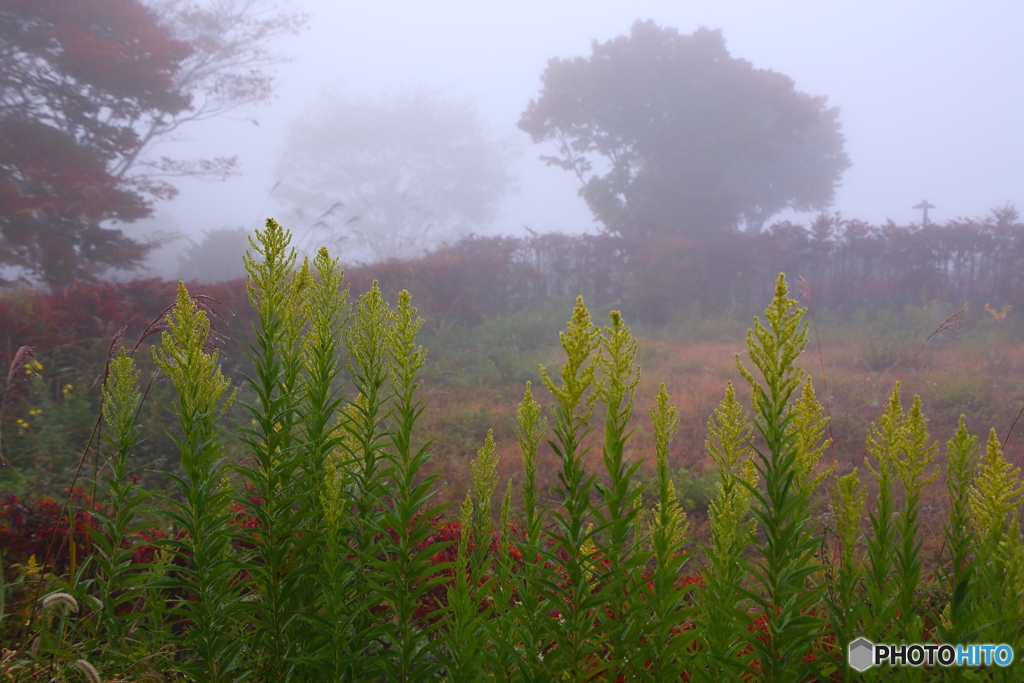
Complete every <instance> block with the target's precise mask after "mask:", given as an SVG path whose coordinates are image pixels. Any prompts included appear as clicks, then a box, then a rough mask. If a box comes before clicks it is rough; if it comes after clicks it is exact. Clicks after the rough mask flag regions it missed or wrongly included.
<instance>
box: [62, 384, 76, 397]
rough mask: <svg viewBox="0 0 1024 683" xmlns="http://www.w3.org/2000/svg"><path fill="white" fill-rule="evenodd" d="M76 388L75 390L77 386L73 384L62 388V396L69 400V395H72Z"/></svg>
mask: <svg viewBox="0 0 1024 683" xmlns="http://www.w3.org/2000/svg"><path fill="white" fill-rule="evenodd" d="M74 388H75V385H73V384H65V385H64V386H63V387H61V388H60V392H61V393H62V394H64V398H67V397H68V394H70V393H71V390H72V389H74Z"/></svg>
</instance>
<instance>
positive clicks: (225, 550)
mask: <svg viewBox="0 0 1024 683" xmlns="http://www.w3.org/2000/svg"><path fill="white" fill-rule="evenodd" d="M167 327H168V331H166V332H164V333H163V335H162V341H161V344H160V346H158V347H154V348H153V360H154V361H155V363H156V365H157V367H158V368H159V369H160V372H161V373H163V375H164V376H166V377H167V378H168V380H169V381H170V382H171V384H172V385H173V386H174V389H175V390H176V392H177V399H176V400H175V402H174V412H175V415H176V417H177V419H178V428H179V429H180V435H178V436H175V437H174V441H175V443H176V444H177V446H178V450H179V451H180V453H181V469H182V471H183V472H184V475H183V476H176V475H173V474H172V475H168V476H170V478H171V479H172V480H173V481H174V482H175V483H176V484H177V486H178V488H179V491H180V496H175V497H169V498H168V501H167V502H168V505H169V507H170V516H171V519H172V520H173V521H174V524H175V525H176V526H177V527H178V528H179V529H180V530H181V534H182V535H181V536H180V537H179V538H175V539H172V540H170V541H169V542H168V544H169V546H170V547H171V548H172V549H173V550H174V552H175V554H176V555H177V558H178V563H177V566H175V569H174V572H173V573H171V574H169V575H168V578H169V579H170V581H169V584H170V585H169V587H171V588H173V589H175V590H178V591H182V592H184V593H185V595H187V596H188V598H187V599H183V600H181V601H179V602H178V604H177V605H176V606H175V609H174V611H173V615H174V616H175V617H177V618H179V619H183V620H185V621H186V622H187V623H189V624H190V627H189V628H188V629H186V630H184V632H183V633H181V635H180V636H177V637H176V638H175V639H176V641H177V642H178V644H179V646H180V647H181V648H182V650H183V654H184V655H185V661H183V662H182V663H181V665H180V666H181V668H182V670H183V671H184V672H186V673H187V675H188V676H190V677H191V678H193V679H194V680H197V681H204V682H205V681H210V682H211V683H221V682H224V683H226V682H227V681H234V680H235V679H237V678H238V677H239V676H241V675H243V672H244V671H245V670H246V669H247V668H248V662H247V661H246V655H247V648H246V643H245V641H244V640H243V639H241V638H239V637H238V632H239V630H240V629H241V628H242V627H243V622H242V613H241V610H240V609H239V605H240V602H239V596H240V594H241V591H242V584H241V583H240V582H239V581H238V572H239V571H240V570H241V568H242V563H241V562H240V559H241V558H239V557H238V556H237V554H236V553H235V552H234V551H233V548H232V545H231V538H232V526H231V523H230V520H231V509H230V505H231V499H232V490H231V488H230V487H229V486H228V485H227V483H226V478H225V475H226V473H227V463H226V462H225V460H224V457H223V455H224V443H223V441H222V439H221V434H220V429H219V427H218V425H217V421H218V419H219V418H220V416H221V415H222V414H223V413H224V411H225V410H227V408H228V406H229V405H230V404H231V402H232V401H233V400H234V397H235V392H232V393H231V394H229V395H228V397H227V398H224V392H226V391H227V390H228V387H229V382H228V380H227V379H225V378H224V376H223V375H222V374H221V370H220V364H219V363H218V352H217V350H216V349H214V350H210V349H209V348H208V345H207V340H208V339H209V335H210V320H209V318H208V317H207V315H206V313H205V312H204V311H203V310H201V309H200V308H199V306H198V305H197V304H196V302H195V301H194V300H193V299H192V297H190V296H189V293H188V290H186V289H185V285H184V284H179V286H178V296H177V299H176V300H175V303H174V309H173V310H172V311H171V312H170V314H169V315H168V316H167Z"/></svg>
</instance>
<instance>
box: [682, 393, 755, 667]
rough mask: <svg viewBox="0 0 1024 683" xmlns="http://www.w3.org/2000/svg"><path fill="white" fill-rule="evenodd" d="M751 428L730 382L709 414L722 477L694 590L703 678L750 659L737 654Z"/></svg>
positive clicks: (748, 527) (748, 530)
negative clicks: (701, 583)
mask: <svg viewBox="0 0 1024 683" xmlns="http://www.w3.org/2000/svg"><path fill="white" fill-rule="evenodd" d="M753 429H754V428H753V425H751V424H750V421H749V417H748V416H747V414H746V413H745V412H744V410H743V407H742V406H741V405H740V403H739V401H737V400H736V391H735V389H734V388H733V384H732V382H729V383H728V384H727V385H726V388H725V397H724V398H723V399H722V401H721V403H719V405H718V407H717V408H716V409H715V412H714V414H713V415H712V416H711V417H709V418H708V424H707V432H708V436H707V440H706V441H705V448H706V449H707V453H708V455H709V456H710V457H711V458H712V459H713V460H714V461H715V464H716V465H717V466H718V472H719V475H720V476H721V481H720V482H719V483H718V485H717V493H716V495H715V498H714V500H713V501H712V502H711V504H710V505H709V506H708V520H709V522H710V524H711V543H710V544H709V545H707V546H706V547H705V553H706V554H707V557H708V566H707V568H706V569H705V570H704V573H703V577H704V583H705V589H704V590H703V591H698V593H697V600H698V615H697V624H698V631H699V633H700V635H701V640H702V643H701V645H702V647H700V648H699V649H698V651H697V653H696V662H697V667H696V672H695V673H696V675H697V677H699V678H700V679H702V680H707V681H719V680H737V679H738V677H739V676H740V674H741V671H742V669H743V668H744V667H745V666H747V665H748V664H749V662H748V659H749V658H748V657H744V656H741V655H740V653H741V651H743V650H744V649H745V641H744V638H743V634H744V631H745V629H746V626H747V624H748V622H749V617H748V615H747V610H746V601H745V600H744V599H743V595H742V588H741V584H742V581H743V579H744V577H745V576H746V574H747V571H748V565H747V560H746V557H745V554H744V553H745V551H746V549H747V548H748V546H749V545H750V542H751V540H752V538H753V532H754V521H753V520H752V519H751V518H750V506H751V501H752V499H753V496H752V493H751V491H752V490H754V488H755V487H756V486H757V482H758V478H759V477H758V473H757V469H756V467H755V466H754V461H753V459H752V455H753V449H752V444H751V436H752V433H753Z"/></svg>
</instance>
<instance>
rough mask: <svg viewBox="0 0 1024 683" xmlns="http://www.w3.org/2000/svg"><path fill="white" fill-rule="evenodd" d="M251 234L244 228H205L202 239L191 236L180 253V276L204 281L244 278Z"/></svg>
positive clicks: (187, 279)
mask: <svg viewBox="0 0 1024 683" xmlns="http://www.w3.org/2000/svg"><path fill="white" fill-rule="evenodd" d="M249 235H250V233H249V231H248V230H246V229H245V228H219V229H216V230H205V231H203V239H202V240H201V241H198V242H197V241H195V240H191V239H190V240H189V244H188V246H187V247H185V249H183V250H182V252H181V253H180V254H178V277H179V278H181V279H182V280H185V281H191V280H198V281H199V282H202V283H203V284H207V283H211V282H227V281H228V280H237V279H240V278H244V277H245V265H244V264H243V263H242V256H243V255H244V254H245V252H246V251H250V250H251V247H250V245H249Z"/></svg>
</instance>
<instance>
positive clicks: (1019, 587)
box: [969, 429, 1024, 681]
mask: <svg viewBox="0 0 1024 683" xmlns="http://www.w3.org/2000/svg"><path fill="white" fill-rule="evenodd" d="M1022 493H1024V484H1022V483H1021V482H1020V471H1019V469H1018V468H1017V467H1014V466H1012V465H1011V464H1010V463H1008V462H1007V461H1006V458H1005V457H1004V456H1003V451H1002V448H1001V447H1000V444H999V439H998V438H997V437H996V433H995V430H994V429H992V430H990V431H989V435H988V441H987V443H986V444H985V452H984V454H983V455H982V456H981V458H980V460H979V463H978V473H977V475H976V476H975V479H974V484H973V485H972V487H971V490H970V494H969V496H970V498H969V499H970V511H971V518H972V522H973V531H974V534H975V536H976V538H977V544H976V546H975V548H976V550H975V551H976V556H977V573H976V581H977V584H978V586H979V588H980V589H981V591H982V596H981V600H980V601H979V602H980V610H979V611H980V617H981V619H980V621H981V624H982V625H983V626H982V627H981V629H980V630H979V632H978V640H979V641H981V642H986V643H1006V644H1008V645H1010V646H1011V647H1012V648H1013V649H1014V652H1020V649H1021V647H1022V645H1024V638H1022V637H1021V624H1022V623H1024V543H1022V541H1021V532H1020V517H1019V513H1018V509H1019V506H1020V503H1021V494H1022ZM1022 675H1024V661H1021V660H1019V659H1016V658H1015V660H1014V662H1013V664H1012V665H1011V666H1010V667H1007V668H1005V669H1003V670H1002V671H999V672H997V675H996V676H995V677H994V679H995V680H998V681H1013V680H1020V678H1021V676H1022Z"/></svg>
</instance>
